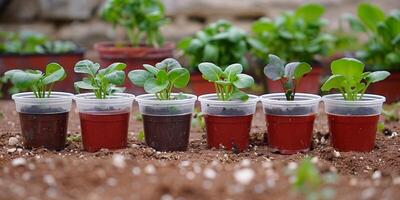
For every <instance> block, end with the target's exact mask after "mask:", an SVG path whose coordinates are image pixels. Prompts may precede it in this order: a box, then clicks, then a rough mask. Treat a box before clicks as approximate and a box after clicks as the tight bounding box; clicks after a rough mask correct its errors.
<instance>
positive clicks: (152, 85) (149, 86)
mask: <svg viewBox="0 0 400 200" xmlns="http://www.w3.org/2000/svg"><path fill="white" fill-rule="evenodd" d="M168 84H169V81H165V82H160V81H157V79H155V78H150V79H147V80H146V82H145V83H144V90H145V91H146V92H147V93H150V94H155V93H157V92H160V91H162V90H165V89H166V88H167V87H168Z"/></svg>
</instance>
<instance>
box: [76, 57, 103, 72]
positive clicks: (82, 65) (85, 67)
mask: <svg viewBox="0 0 400 200" xmlns="http://www.w3.org/2000/svg"><path fill="white" fill-rule="evenodd" d="M99 68H100V65H99V64H98V63H93V62H92V61H90V60H82V61H79V62H77V63H76V64H75V67H74V71H75V72H76V73H82V74H90V75H92V76H95V74H96V73H97V70H99Z"/></svg>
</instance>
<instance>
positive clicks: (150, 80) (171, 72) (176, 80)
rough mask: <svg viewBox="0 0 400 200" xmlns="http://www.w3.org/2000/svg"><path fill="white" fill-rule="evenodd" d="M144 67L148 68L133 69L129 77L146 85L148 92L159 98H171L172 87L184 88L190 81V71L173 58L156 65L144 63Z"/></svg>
mask: <svg viewBox="0 0 400 200" xmlns="http://www.w3.org/2000/svg"><path fill="white" fill-rule="evenodd" d="M143 67H144V68H145V69H146V70H143V69H138V70H133V71H131V72H129V74H128V77H129V79H130V80H131V81H132V83H133V84H135V85H137V86H139V87H144V90H145V91H146V92H147V93H150V94H155V95H156V97H157V99H159V100H171V99H172V97H171V93H172V89H174V88H183V87H185V86H186V85H187V84H188V83H189V79H190V74H189V71H188V70H187V69H185V68H183V67H182V66H181V65H180V64H179V62H178V61H176V60H175V59H173V58H167V59H165V60H163V61H161V62H159V63H157V64H156V66H155V67H154V66H152V65H148V64H144V65H143ZM175 98H178V99H179V98H184V97H183V96H177V97H175Z"/></svg>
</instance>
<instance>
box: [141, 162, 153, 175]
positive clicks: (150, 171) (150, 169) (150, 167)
mask: <svg viewBox="0 0 400 200" xmlns="http://www.w3.org/2000/svg"><path fill="white" fill-rule="evenodd" d="M144 172H145V173H146V174H150V175H151V174H155V173H156V168H155V167H154V165H151V164H149V165H146V167H145V168H144Z"/></svg>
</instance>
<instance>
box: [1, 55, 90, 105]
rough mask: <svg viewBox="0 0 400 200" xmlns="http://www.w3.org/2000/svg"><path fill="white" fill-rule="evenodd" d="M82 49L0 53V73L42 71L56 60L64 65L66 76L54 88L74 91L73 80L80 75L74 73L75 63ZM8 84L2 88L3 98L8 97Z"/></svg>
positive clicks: (79, 58)
mask: <svg viewBox="0 0 400 200" xmlns="http://www.w3.org/2000/svg"><path fill="white" fill-rule="evenodd" d="M83 55H84V51H83V50H80V51H77V52H73V53H63V54H24V55H19V54H0V73H1V74H3V73H4V72H6V71H8V70H11V69H22V70H23V69H39V70H42V71H44V70H45V69H46V65H47V64H49V63H51V62H56V63H58V64H60V65H61V66H63V67H64V69H65V71H66V73H67V74H68V76H67V77H66V79H65V80H63V81H61V82H59V83H57V84H55V85H54V90H57V91H65V92H74V91H75V90H74V82H75V81H77V80H78V79H79V78H80V76H79V75H77V74H76V73H74V66H75V63H77V62H78V61H80V60H82V59H83ZM9 87H10V85H5V87H4V88H3V89H2V90H3V95H4V98H10V96H9V95H8V93H7V91H8V88H9Z"/></svg>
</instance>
